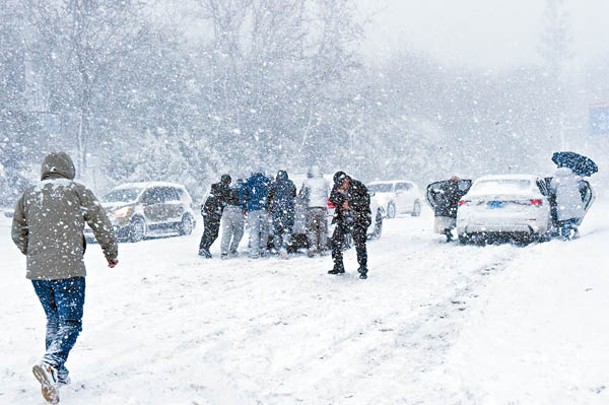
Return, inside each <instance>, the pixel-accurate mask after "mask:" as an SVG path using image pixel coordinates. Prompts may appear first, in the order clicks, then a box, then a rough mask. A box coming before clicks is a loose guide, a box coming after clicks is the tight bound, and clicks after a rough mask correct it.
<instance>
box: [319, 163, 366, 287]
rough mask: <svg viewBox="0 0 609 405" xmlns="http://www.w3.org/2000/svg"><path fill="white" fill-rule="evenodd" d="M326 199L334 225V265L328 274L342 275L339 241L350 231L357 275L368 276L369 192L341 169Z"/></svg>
mask: <svg viewBox="0 0 609 405" xmlns="http://www.w3.org/2000/svg"><path fill="white" fill-rule="evenodd" d="M329 201H330V203H331V204H332V205H334V207H335V210H334V218H333V219H332V223H333V224H336V227H335V228H334V233H333V234H332V261H333V262H334V268H333V269H332V270H330V271H329V272H328V274H342V273H344V272H345V266H344V264H343V243H344V241H345V235H346V234H347V233H351V236H352V237H353V242H354V243H355V251H356V253H357V263H358V264H359V269H357V271H358V272H359V273H360V276H359V278H361V279H366V278H368V253H367V251H366V233H367V230H368V227H369V226H370V224H371V223H372V219H371V218H372V214H371V212H370V195H369V194H368V189H367V188H366V186H365V185H364V184H363V183H362V182H360V181H358V180H355V179H352V178H351V177H349V176H348V175H347V174H346V173H345V172H342V171H338V172H336V173H335V174H334V186H333V187H332V191H331V192H330V198H329Z"/></svg>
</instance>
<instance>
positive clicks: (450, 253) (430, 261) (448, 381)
mask: <svg viewBox="0 0 609 405" xmlns="http://www.w3.org/2000/svg"><path fill="white" fill-rule="evenodd" d="M607 208H608V204H604V203H601V202H598V201H597V203H596V204H595V206H594V207H593V208H592V210H591V212H590V213H589V215H588V217H587V218H586V221H585V222H584V225H583V226H582V229H581V230H582V237H581V239H579V240H576V241H572V242H568V243H564V242H559V241H552V242H550V243H545V244H538V245H531V246H528V247H524V248H522V247H515V246H511V245H500V246H488V247H478V246H461V245H459V244H457V243H451V244H446V243H443V237H441V236H439V235H435V234H433V233H432V224H433V217H432V214H431V212H430V211H429V210H424V211H423V215H422V216H421V217H419V218H412V217H399V218H396V219H391V220H387V221H386V222H385V229H384V233H383V236H382V238H381V239H380V240H377V241H373V242H371V243H370V244H369V256H370V273H369V275H370V278H369V279H368V280H365V281H364V280H359V279H358V278H357V273H356V271H355V270H356V268H357V265H356V262H355V252H354V251H349V252H348V253H346V256H345V259H346V261H345V265H346V268H347V273H346V274H345V275H343V276H330V275H327V274H326V271H327V270H329V269H330V268H331V259H330V257H324V258H315V259H309V258H307V257H305V256H298V257H293V258H291V259H290V260H287V261H285V260H279V259H275V258H271V259H261V260H251V259H246V258H237V259H231V260H226V261H221V260H219V259H212V260H208V261H204V260H201V259H199V258H198V257H197V256H196V250H197V245H198V239H199V237H200V233H201V230H200V229H197V231H196V233H195V234H193V235H191V236H189V237H179V238H167V239H156V240H148V241H145V242H142V243H138V244H123V245H121V247H120V258H119V259H120V264H119V266H118V267H117V268H116V269H113V270H110V269H107V268H105V265H104V260H103V257H102V255H101V251H100V249H99V247H98V246H96V245H92V246H89V250H88V252H87V266H88V269H89V275H88V277H87V284H88V286H87V299H86V304H85V319H84V330H83V333H82V335H81V337H80V338H79V341H78V342H77V345H76V347H75V349H74V351H73V352H72V355H71V357H70V359H69V361H68V367H69V368H70V370H71V371H72V379H73V384H72V385H71V386H69V387H65V388H64V389H63V391H62V396H63V398H62V402H63V403H67V404H84V403H86V404H109V403H121V404H167V403H171V404H231V403H232V404H257V403H261V404H291V403H305V404H396V403H399V404H573V403H581V404H589V403H598V404H601V403H608V402H609V394H608V392H607V389H605V387H606V386H609V377H607V375H608V373H606V372H605V371H606V370H604V369H603V367H604V366H605V365H606V364H608V363H609V362H608V360H609V351H608V350H606V349H607V344H606V342H608V341H609V327H608V325H607V322H606V321H605V320H604V317H603V313H602V312H601V311H602V310H603V309H604V308H606V307H607V304H609V276H607V275H606V273H607V271H606V265H605V256H606V255H605V254H604V253H602V252H603V249H606V247H605V246H606V245H607V243H606V242H607V240H609V217H608V215H606V214H605V213H606V212H609V210H607ZM244 244H245V242H244ZM213 253H215V254H216V256H217V254H218V253H219V252H218V242H217V243H216V244H215V245H214V246H212V254H213ZM0 255H1V257H2V259H3V260H2V261H3V263H4V264H3V266H2V267H3V269H4V273H5V277H4V282H3V284H2V287H0V288H1V289H2V297H3V307H2V309H3V310H2V313H1V314H0V323H1V325H2V333H0V347H2V348H4V352H5V354H4V355H2V356H0V358H1V359H0V403H7V404H9V403H11V404H12V403H19V404H37V403H40V402H41V398H40V394H39V389H38V386H37V383H36V381H35V380H34V378H33V377H32V375H31V371H30V367H31V365H32V364H33V363H34V362H35V361H36V360H37V359H38V357H39V356H40V355H41V354H42V350H43V346H44V316H43V312H42V309H41V308H40V305H39V304H38V302H37V299H36V297H35V295H34V292H33V289H32V287H31V285H30V283H29V282H27V280H25V278H24V272H25V270H24V266H25V261H24V259H23V258H22V257H21V256H20V254H19V252H18V251H17V249H16V248H15V247H14V246H13V245H12V243H11V242H10V230H9V221H8V220H7V219H5V218H3V219H0Z"/></svg>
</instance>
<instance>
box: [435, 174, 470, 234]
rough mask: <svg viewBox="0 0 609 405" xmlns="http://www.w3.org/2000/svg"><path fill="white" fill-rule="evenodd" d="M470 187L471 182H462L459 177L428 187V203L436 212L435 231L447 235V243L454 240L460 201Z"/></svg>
mask: <svg viewBox="0 0 609 405" xmlns="http://www.w3.org/2000/svg"><path fill="white" fill-rule="evenodd" d="M470 186H471V180H461V179H460V178H459V177H457V176H452V177H451V178H450V179H449V180H445V181H439V182H435V183H432V184H430V185H429V186H427V201H428V202H429V204H430V205H431V206H432V208H433V210H434V217H435V222H434V230H435V231H436V232H437V233H441V234H443V235H445V236H446V241H447V242H450V241H452V240H453V234H452V230H453V229H454V228H455V227H456V226H457V209H458V208H459V200H460V199H461V197H463V196H464V195H465V194H466V193H467V191H468V190H469V187H470Z"/></svg>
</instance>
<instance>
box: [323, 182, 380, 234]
mask: <svg viewBox="0 0 609 405" xmlns="http://www.w3.org/2000/svg"><path fill="white" fill-rule="evenodd" d="M344 177H347V178H348V179H349V188H348V189H347V191H346V192H345V193H343V192H341V191H339V190H338V188H339V187H340V184H341V183H340V182H338V183H337V182H335V183H334V186H333V187H332V191H331V192H330V198H329V201H330V203H331V204H332V205H333V206H334V207H335V210H334V218H333V219H332V223H339V224H343V225H344V224H348V223H349V222H351V221H353V222H354V223H355V224H357V225H359V226H363V227H365V228H368V227H369V226H370V224H371V223H372V219H371V218H372V213H371V211H370V194H369V193H368V188H367V187H366V186H365V185H364V183H362V182H361V181H358V180H355V179H352V178H351V177H349V176H347V175H344V176H343V178H344ZM345 201H346V202H348V203H349V209H348V210H345V209H344V208H343V203H344V202H345Z"/></svg>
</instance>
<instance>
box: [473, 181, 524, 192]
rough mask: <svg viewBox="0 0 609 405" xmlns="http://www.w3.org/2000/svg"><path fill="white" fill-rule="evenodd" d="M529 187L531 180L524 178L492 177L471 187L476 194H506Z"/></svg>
mask: <svg viewBox="0 0 609 405" xmlns="http://www.w3.org/2000/svg"><path fill="white" fill-rule="evenodd" d="M530 189H531V182H530V181H529V180H524V179H494V180H481V181H478V182H476V184H474V185H473V187H472V190H471V191H472V192H473V193H477V194H508V193H517V192H522V191H526V190H530Z"/></svg>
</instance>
